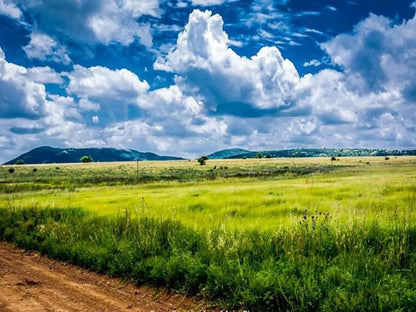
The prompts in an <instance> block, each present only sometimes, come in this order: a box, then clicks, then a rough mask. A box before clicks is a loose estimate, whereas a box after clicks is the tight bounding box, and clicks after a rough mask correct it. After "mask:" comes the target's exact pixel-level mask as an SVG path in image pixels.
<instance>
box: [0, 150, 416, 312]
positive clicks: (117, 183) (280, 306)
mask: <svg viewBox="0 0 416 312" xmlns="http://www.w3.org/2000/svg"><path fill="white" fill-rule="evenodd" d="M10 168H13V169H14V172H13V173H10V172H9V169H10ZM35 169H36V170H35ZM415 194H416V158H415V157H397V158H395V157H390V159H388V160H386V159H385V158H384V157H383V158H381V157H380V158H375V157H369V158H364V157H362V158H341V159H339V160H337V161H333V162H331V161H330V160H329V159H327V158H325V159H323V158H322V159H318V158H302V159H297V158H292V159H259V160H253V159H250V160H248V159H247V160H229V161H228V160H218V161H213V160H209V161H208V162H207V165H206V166H199V165H198V164H197V162H195V161H191V162H189V161H175V162H140V163H135V162H134V163H92V164H59V165H36V166H29V165H28V166H3V167H2V168H1V169H0V207H2V208H3V209H0V214H1V215H0V237H2V238H3V239H6V240H12V241H15V242H16V243H17V244H19V245H21V246H24V247H26V248H30V249H37V250H40V251H41V252H43V253H46V254H49V255H51V256H53V257H56V258H58V259H62V260H65V261H71V262H74V263H76V264H80V265H83V266H86V267H89V268H92V269H95V270H97V271H102V272H106V273H109V274H111V275H116V276H122V277H124V278H126V279H130V280H133V281H135V282H136V283H139V284H142V283H144V284H150V285H154V286H162V287H168V288H170V289H172V290H174V291H179V292H183V293H188V294H191V295H198V296H203V297H205V298H207V299H209V300H212V301H216V302H219V303H220V304H221V305H224V306H226V307H234V308H235V307H244V308H248V309H250V310H253V311H278V310H301V311H314V310H323V311H335V310H337V311H358V310H379V311H389V310H395V309H396V310H398V311H407V310H409V311H410V310H411V309H412V307H414V306H416V274H415V270H416V213H415V211H414V208H415V207H414V206H415V199H416V198H415V197H416V195H415Z"/></svg>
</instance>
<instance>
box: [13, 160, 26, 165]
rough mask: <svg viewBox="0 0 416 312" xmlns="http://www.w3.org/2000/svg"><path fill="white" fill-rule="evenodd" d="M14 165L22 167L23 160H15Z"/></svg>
mask: <svg viewBox="0 0 416 312" xmlns="http://www.w3.org/2000/svg"><path fill="white" fill-rule="evenodd" d="M15 164H16V165H24V164H25V161H24V160H23V159H18V160H16V163H15Z"/></svg>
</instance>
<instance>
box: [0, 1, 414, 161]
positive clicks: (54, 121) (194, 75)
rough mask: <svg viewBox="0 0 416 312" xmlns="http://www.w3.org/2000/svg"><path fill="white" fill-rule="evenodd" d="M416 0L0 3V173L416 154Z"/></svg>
mask: <svg viewBox="0 0 416 312" xmlns="http://www.w3.org/2000/svg"><path fill="white" fill-rule="evenodd" d="M415 8H416V2H415V1H413V0H410V1H409V0H407V1H405V0H368V1H358V0H350V1H337V0H332V1H329V0H316V1H302V0H275V1H272V0H250V1H248V0H247V1H238V0H148V1H142V0H107V1H95V0H61V1H49V0H18V1H10V0H0V124H1V127H0V148H1V150H2V153H1V155H0V161H6V160H8V159H10V158H12V157H15V156H16V155H18V154H19V153H22V152H25V151H27V150H29V149H31V148H34V147H37V146H40V145H51V146H57V147H69V146H70V147H115V148H133V149H137V150H141V151H153V152H156V153H160V154H175V155H179V156H184V157H195V156H199V155H201V154H206V153H210V152H213V151H215V150H219V149H222V148H229V147H240V148H247V149H256V150H265V149H285V148H296V147H370V148H390V149H414V148H416V125H415V120H416V17H415Z"/></svg>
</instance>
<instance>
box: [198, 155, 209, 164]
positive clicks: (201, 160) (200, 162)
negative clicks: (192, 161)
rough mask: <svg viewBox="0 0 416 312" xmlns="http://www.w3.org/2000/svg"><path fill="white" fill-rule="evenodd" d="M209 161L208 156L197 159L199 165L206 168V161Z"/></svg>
mask: <svg viewBox="0 0 416 312" xmlns="http://www.w3.org/2000/svg"><path fill="white" fill-rule="evenodd" d="M207 160H208V157H207V156H201V157H199V158H198V159H197V161H198V163H199V164H200V165H201V166H204V165H205V164H206V161H207Z"/></svg>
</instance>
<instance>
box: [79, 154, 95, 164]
mask: <svg viewBox="0 0 416 312" xmlns="http://www.w3.org/2000/svg"><path fill="white" fill-rule="evenodd" d="M79 160H80V162H83V163H89V162H92V161H93V160H92V158H91V157H90V156H87V155H84V156H82V157H81V158H80V159H79Z"/></svg>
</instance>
